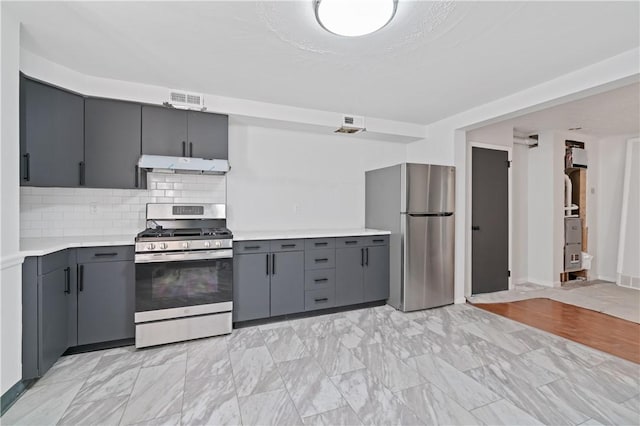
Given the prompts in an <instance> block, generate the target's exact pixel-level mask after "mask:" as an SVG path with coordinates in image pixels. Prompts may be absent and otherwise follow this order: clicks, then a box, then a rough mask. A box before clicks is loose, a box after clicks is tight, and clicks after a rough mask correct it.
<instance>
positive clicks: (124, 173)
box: [84, 99, 142, 189]
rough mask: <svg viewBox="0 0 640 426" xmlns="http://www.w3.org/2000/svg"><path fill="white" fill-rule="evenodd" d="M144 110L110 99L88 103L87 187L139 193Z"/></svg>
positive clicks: (89, 101) (86, 139) (86, 108)
mask: <svg viewBox="0 0 640 426" xmlns="http://www.w3.org/2000/svg"><path fill="white" fill-rule="evenodd" d="M140 114H141V106H140V105H139V104H135V103H132V102H124V101H115V100H110V99H87V100H85V122H84V126H85V128H84V131H85V135H84V157H85V185H86V186H87V187H90V188H120V189H137V188H139V187H140V186H141V184H142V182H141V181H140V175H139V172H138V167H137V162H138V159H139V158H140V152H141V145H140V138H141V129H140V125H141V117H140Z"/></svg>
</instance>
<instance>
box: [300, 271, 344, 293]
mask: <svg viewBox="0 0 640 426" xmlns="http://www.w3.org/2000/svg"><path fill="white" fill-rule="evenodd" d="M335 286H336V270H335V269H314V270H312V271H306V272H305V274H304V288H305V290H320V289H324V288H335Z"/></svg>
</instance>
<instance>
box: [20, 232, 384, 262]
mask: <svg viewBox="0 0 640 426" xmlns="http://www.w3.org/2000/svg"><path fill="white" fill-rule="evenodd" d="M388 234H390V232H389V231H382V230H379V229H369V228H350V229H344V228H342V229H305V230H290V231H287V230H284V231H234V232H233V240H234V241H248V240H283V239H294V238H330V237H355V236H362V237H364V236H368V235H388ZM134 238H135V235H87V236H76V237H43V238H22V239H21V240H20V257H22V258H24V257H29V256H44V255H47V254H50V253H54V252H56V251H60V250H64V249H68V248H76V247H103V246H125V245H133V243H134Z"/></svg>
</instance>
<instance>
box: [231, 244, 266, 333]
mask: <svg viewBox="0 0 640 426" xmlns="http://www.w3.org/2000/svg"><path fill="white" fill-rule="evenodd" d="M249 247H254V246H249ZM269 305H270V277H269V254H267V253H256V254H238V255H236V256H235V257H234V258H233V320H234V321H248V320H253V319H258V318H268V317H269V315H270V307H269Z"/></svg>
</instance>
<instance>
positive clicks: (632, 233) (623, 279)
mask: <svg viewBox="0 0 640 426" xmlns="http://www.w3.org/2000/svg"><path fill="white" fill-rule="evenodd" d="M626 160H627V161H626V165H625V185H624V191H623V197H624V201H623V206H622V220H621V224H620V226H621V228H622V232H621V236H620V246H619V247H620V249H619V250H618V268H617V272H618V280H617V281H616V282H617V283H618V284H619V285H622V286H625V287H633V288H637V289H640V139H637V138H635V139H633V140H630V141H628V142H627V158H626Z"/></svg>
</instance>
